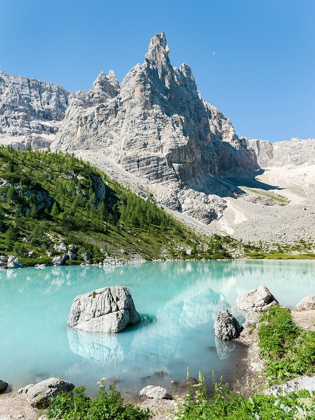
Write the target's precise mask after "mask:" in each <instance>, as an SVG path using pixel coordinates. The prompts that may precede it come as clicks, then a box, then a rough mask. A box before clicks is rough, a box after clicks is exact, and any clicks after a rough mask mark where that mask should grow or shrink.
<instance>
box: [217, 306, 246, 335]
mask: <svg viewBox="0 0 315 420" xmlns="http://www.w3.org/2000/svg"><path fill="white" fill-rule="evenodd" d="M213 330H214V335H215V336H216V337H218V338H219V339H220V340H224V341H229V340H233V338H238V337H239V336H240V333H241V331H242V327H241V326H240V324H239V323H238V320H237V319H236V318H235V317H234V316H233V315H232V314H231V313H230V312H229V311H228V310H227V309H222V310H221V311H219V313H218V316H217V319H216V320H215V323H214V327H213Z"/></svg>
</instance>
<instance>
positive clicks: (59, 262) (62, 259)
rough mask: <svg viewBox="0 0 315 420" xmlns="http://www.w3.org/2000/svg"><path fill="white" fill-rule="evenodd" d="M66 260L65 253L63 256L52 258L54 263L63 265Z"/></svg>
mask: <svg viewBox="0 0 315 420" xmlns="http://www.w3.org/2000/svg"><path fill="white" fill-rule="evenodd" d="M64 262H65V256H64V255H63V256H62V257H60V256H56V257H54V258H53V259H52V265H56V266H59V265H62V264H63V263H64Z"/></svg>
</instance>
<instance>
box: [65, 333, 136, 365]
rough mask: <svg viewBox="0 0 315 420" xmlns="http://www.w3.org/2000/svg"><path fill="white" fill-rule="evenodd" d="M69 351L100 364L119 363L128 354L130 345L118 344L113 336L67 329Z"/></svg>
mask: <svg viewBox="0 0 315 420" xmlns="http://www.w3.org/2000/svg"><path fill="white" fill-rule="evenodd" d="M67 334H68V340H69V347H70V350H71V351H72V352H73V353H74V354H77V355H79V356H82V357H85V358H86V359H90V360H95V361H96V362H101V363H119V362H121V361H123V360H124V359H125V357H126V356H127V355H128V354H129V352H130V348H131V343H130V345H128V344H129V343H125V345H124V346H122V343H119V342H118V340H117V337H116V335H115V334H93V333H88V332H85V331H79V330H75V329H73V328H68V330H67Z"/></svg>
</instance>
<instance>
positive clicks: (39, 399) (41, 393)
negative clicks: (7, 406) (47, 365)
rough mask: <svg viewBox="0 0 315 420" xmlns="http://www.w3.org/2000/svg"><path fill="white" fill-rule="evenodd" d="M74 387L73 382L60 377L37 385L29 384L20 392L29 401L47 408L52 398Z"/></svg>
mask: <svg viewBox="0 0 315 420" xmlns="http://www.w3.org/2000/svg"><path fill="white" fill-rule="evenodd" d="M73 388H74V385H73V383H71V382H68V381H64V380H63V379H58V378H49V379H46V380H45V381H41V382H38V383H37V384H35V385H27V386H26V387H25V388H22V389H20V390H19V391H18V392H19V394H25V395H26V396H27V401H28V402H29V403H30V404H31V405H32V406H33V407H36V408H46V407H48V405H49V402H50V399H51V398H53V397H56V396H57V395H58V394H61V393H63V392H69V391H71V390H72V389H73Z"/></svg>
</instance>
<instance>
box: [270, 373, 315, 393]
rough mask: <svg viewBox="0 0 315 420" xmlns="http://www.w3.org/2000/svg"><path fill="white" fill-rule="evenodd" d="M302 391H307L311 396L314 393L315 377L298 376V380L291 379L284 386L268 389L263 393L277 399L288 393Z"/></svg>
mask: <svg viewBox="0 0 315 420" xmlns="http://www.w3.org/2000/svg"><path fill="white" fill-rule="evenodd" d="M302 389H304V390H307V391H309V392H310V393H311V394H312V393H313V392H314V391H315V376H300V377H299V378H295V379H292V380H291V381H288V382H285V383H284V384H281V385H275V386H273V387H271V388H268V389H266V390H265V391H264V393H265V394H267V395H273V396H275V397H277V396H282V395H286V394H288V393H290V392H298V391H301V390H302Z"/></svg>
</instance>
